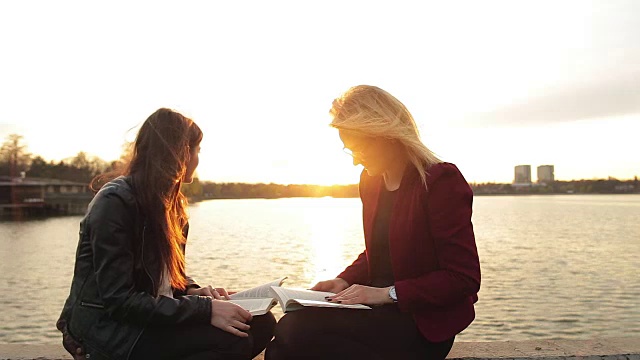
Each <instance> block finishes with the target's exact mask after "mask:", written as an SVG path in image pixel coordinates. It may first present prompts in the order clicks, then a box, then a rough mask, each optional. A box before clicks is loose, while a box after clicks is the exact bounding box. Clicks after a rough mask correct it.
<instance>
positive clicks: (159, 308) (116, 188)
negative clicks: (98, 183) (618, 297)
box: [60, 177, 211, 359]
mask: <svg viewBox="0 0 640 360" xmlns="http://www.w3.org/2000/svg"><path fill="white" fill-rule="evenodd" d="M185 231H186V230H185ZM148 232H149V231H148V229H147V226H146V224H145V223H144V220H143V219H142V216H141V215H140V213H139V211H138V207H137V203H136V199H135V194H134V191H133V189H132V186H131V184H130V179H129V178H126V177H119V178H117V179H115V180H113V181H111V182H110V183H108V184H106V185H105V186H104V187H103V188H102V189H101V190H100V191H99V192H98V193H97V194H96V196H95V197H94V199H93V201H91V203H90V204H89V208H88V211H87V214H86V216H85V217H84V219H83V220H82V221H81V223H80V240H79V242H78V248H77V251H76V263H75V269H74V274H73V281H72V283H71V291H70V294H69V297H68V298H67V301H66V302H65V305H64V308H63V310H62V314H61V315H60V318H61V319H62V320H64V321H65V322H66V325H67V329H68V332H69V333H70V334H71V335H72V336H73V337H74V338H75V339H76V340H78V341H79V342H80V343H81V344H82V345H83V347H84V349H85V352H86V353H89V354H91V358H92V359H99V358H106V359H128V358H129V355H130V353H131V350H132V349H133V347H134V345H135V344H136V342H137V341H138V339H139V338H140V335H142V332H143V331H144V329H145V327H146V326H148V325H172V324H187V323H194V324H195V323H209V322H210V319H211V298H209V297H204V296H191V295H186V294H185V293H184V292H178V291H174V298H173V299H172V298H168V297H164V296H160V297H157V296H154V295H155V294H156V293H157V284H155V282H154V281H153V278H152V277H151V274H152V273H153V274H156V273H157V272H156V271H158V266H159V265H158V263H157V262H156V259H155V257H154V256H153V253H154V252H153V251H149V250H148V246H149V242H147V244H146V246H145V241H144V240H145V235H146V236H149V234H148ZM183 251H184V248H183ZM188 287H198V286H197V284H195V282H193V280H191V279H190V278H189V286H188Z"/></svg>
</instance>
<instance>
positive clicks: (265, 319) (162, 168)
mask: <svg viewBox="0 0 640 360" xmlns="http://www.w3.org/2000/svg"><path fill="white" fill-rule="evenodd" d="M201 140H202V131H201V130H200V128H199V127H198V126H197V125H196V124H195V123H194V122H193V121H192V120H191V119H188V118H186V117H184V116H183V115H181V114H179V113H177V112H175V111H173V110H169V109H159V110H157V111H156V112H154V113H153V114H151V116H149V118H148V119H147V120H146V121H145V122H144V123H143V125H142V127H141V128H140V130H139V132H138V135H137V138H136V140H135V143H134V147H133V153H132V157H131V160H130V162H129V163H128V165H127V166H126V167H125V168H124V171H123V172H122V174H121V176H118V177H116V178H115V179H113V180H111V181H108V182H107V183H106V184H104V185H103V186H101V187H100V190H99V191H98V193H97V194H96V196H95V197H94V199H93V200H92V202H91V204H90V205H89V208H88V211H87V214H86V215H85V217H84V219H83V220H82V221H81V223H80V239H79V242H78V248H77V252H76V263H75V269H74V276H73V281H72V284H71V290H70V294H69V297H68V299H67V301H66V303H65V305H64V308H63V311H62V314H61V316H60V320H59V321H58V324H57V327H58V329H60V330H61V331H62V332H63V344H64V346H65V348H66V349H67V350H68V351H69V352H71V353H72V355H74V357H76V358H84V357H85V356H86V358H89V357H91V359H103V358H104V359H194V360H195V359H251V358H253V357H254V356H255V355H257V354H258V353H260V352H261V351H262V350H263V349H264V348H265V346H266V344H267V343H268V342H269V340H270V339H271V337H272V333H273V327H274V325H275V319H274V318H273V315H272V314H271V313H268V314H266V315H263V316H256V317H252V316H251V315H250V314H249V312H247V311H246V310H244V309H242V308H241V307H239V306H237V305H235V304H233V303H231V302H228V301H225V298H227V297H228V295H227V293H226V291H225V290H224V289H222V288H216V289H214V288H213V287H211V286H207V287H200V286H198V285H197V284H196V283H195V281H194V280H193V279H191V278H190V277H189V276H187V275H186V271H185V244H186V240H187V233H188V229H189V224H188V222H187V214H186V205H187V200H186V198H185V196H184V195H183V194H182V192H181V190H180V188H181V185H182V184H183V183H190V182H191V181H192V179H193V175H194V172H195V169H196V167H197V166H198V162H199V157H198V153H199V150H200V142H201Z"/></svg>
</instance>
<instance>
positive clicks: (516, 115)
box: [462, 68, 640, 127]
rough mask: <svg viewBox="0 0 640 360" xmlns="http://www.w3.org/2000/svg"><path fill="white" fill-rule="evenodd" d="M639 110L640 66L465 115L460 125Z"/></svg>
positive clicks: (521, 122) (536, 122)
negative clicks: (500, 106)
mask: <svg viewBox="0 0 640 360" xmlns="http://www.w3.org/2000/svg"><path fill="white" fill-rule="evenodd" d="M635 113H640V68H636V69H630V70H628V71H623V72H617V73H616V74H597V75H595V76H594V78H593V80H591V81H588V82H583V83H576V82H574V83H572V84H569V85H566V86H564V87H561V88H558V89H555V90H550V91H548V92H546V93H544V94H542V95H537V96H535V95H534V96H531V97H530V98H528V99H525V100H524V101H521V102H519V103H514V104H511V105H508V106H505V107H502V108H497V109H493V110H490V111H487V112H482V113H474V114H470V115H468V116H466V117H465V118H464V119H463V120H462V122H463V123H464V126H476V127H486V126H498V127H521V126H532V125H533V126H536V125H545V124H551V123H559V122H569V121H577V120H586V119H593V118H606V117H613V116H622V115H627V114H635Z"/></svg>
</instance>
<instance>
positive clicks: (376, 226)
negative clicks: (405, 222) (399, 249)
mask: <svg viewBox="0 0 640 360" xmlns="http://www.w3.org/2000/svg"><path fill="white" fill-rule="evenodd" d="M397 193H398V191H397V190H394V191H389V190H387V189H386V188H384V186H383V187H382V189H381V190H380V198H379V199H378V211H377V213H376V218H375V221H374V223H373V236H372V237H371V240H372V241H371V247H370V248H369V262H370V264H371V286H375V287H387V286H391V285H393V283H394V282H395V280H394V278H393V271H392V269H391V255H390V254H389V222H390V220H391V214H392V212H393V204H394V203H395V200H396V195H397Z"/></svg>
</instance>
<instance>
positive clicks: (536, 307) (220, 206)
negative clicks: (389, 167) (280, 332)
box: [0, 195, 640, 344]
mask: <svg viewBox="0 0 640 360" xmlns="http://www.w3.org/2000/svg"><path fill="white" fill-rule="evenodd" d="M474 201H475V202H474V215H473V222H474V227H475V232H476V241H477V245H478V251H479V254H480V261H481V267H482V287H481V290H480V294H479V297H480V300H479V302H478V303H477V304H476V311H477V317H476V320H475V322H474V323H473V324H472V325H471V326H470V327H469V328H468V329H467V330H465V331H464V332H463V333H462V334H461V335H460V336H459V337H458V339H459V340H461V341H491V340H527V339H535V338H546V339H589V338H594V337H609V336H630V335H635V336H638V335H640V300H639V299H640V260H639V259H640V195H558V196H495V197H494V196H492V197H489V196H486V197H480V196H479V197H476V198H475V200H474ZM190 214H191V232H190V236H189V245H188V247H187V261H188V264H187V267H188V269H189V273H190V275H192V276H194V277H195V278H196V279H197V280H198V281H199V282H200V283H201V284H202V285H207V284H212V285H214V286H222V287H225V288H227V289H230V290H240V289H244V288H247V287H251V286H254V285H259V284H261V283H265V282H268V281H271V280H274V279H276V278H279V277H282V276H288V279H287V280H286V282H285V285H287V286H295V287H308V286H310V285H311V284H314V283H315V282H316V281H318V280H321V279H328V278H333V277H334V276H335V275H336V274H338V273H339V272H340V271H341V270H342V269H344V267H345V266H346V265H348V264H350V263H351V261H352V260H353V259H355V257H356V256H357V255H358V254H359V253H360V252H361V251H362V250H363V236H362V230H361V205H360V201H359V199H332V198H321V199H313V198H295V199H276V200H262V199H255V200H213V201H205V202H201V203H198V204H195V205H193V206H191V207H190ZM80 219H81V217H78V216H73V217H60V218H50V219H45V220H32V221H25V222H0V310H1V311H0V343H16V342H23V343H43V344H44V343H58V342H59V341H60V337H59V334H58V332H57V330H55V326H54V324H55V321H56V319H57V317H58V315H59V313H60V309H61V308H62V305H63V303H64V300H65V298H66V296H67V294H68V291H69V285H70V282H71V275H72V270H73V261H74V254H75V247H76V244H77V233H78V223H79V222H80ZM276 315H277V316H278V315H281V314H276Z"/></svg>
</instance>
